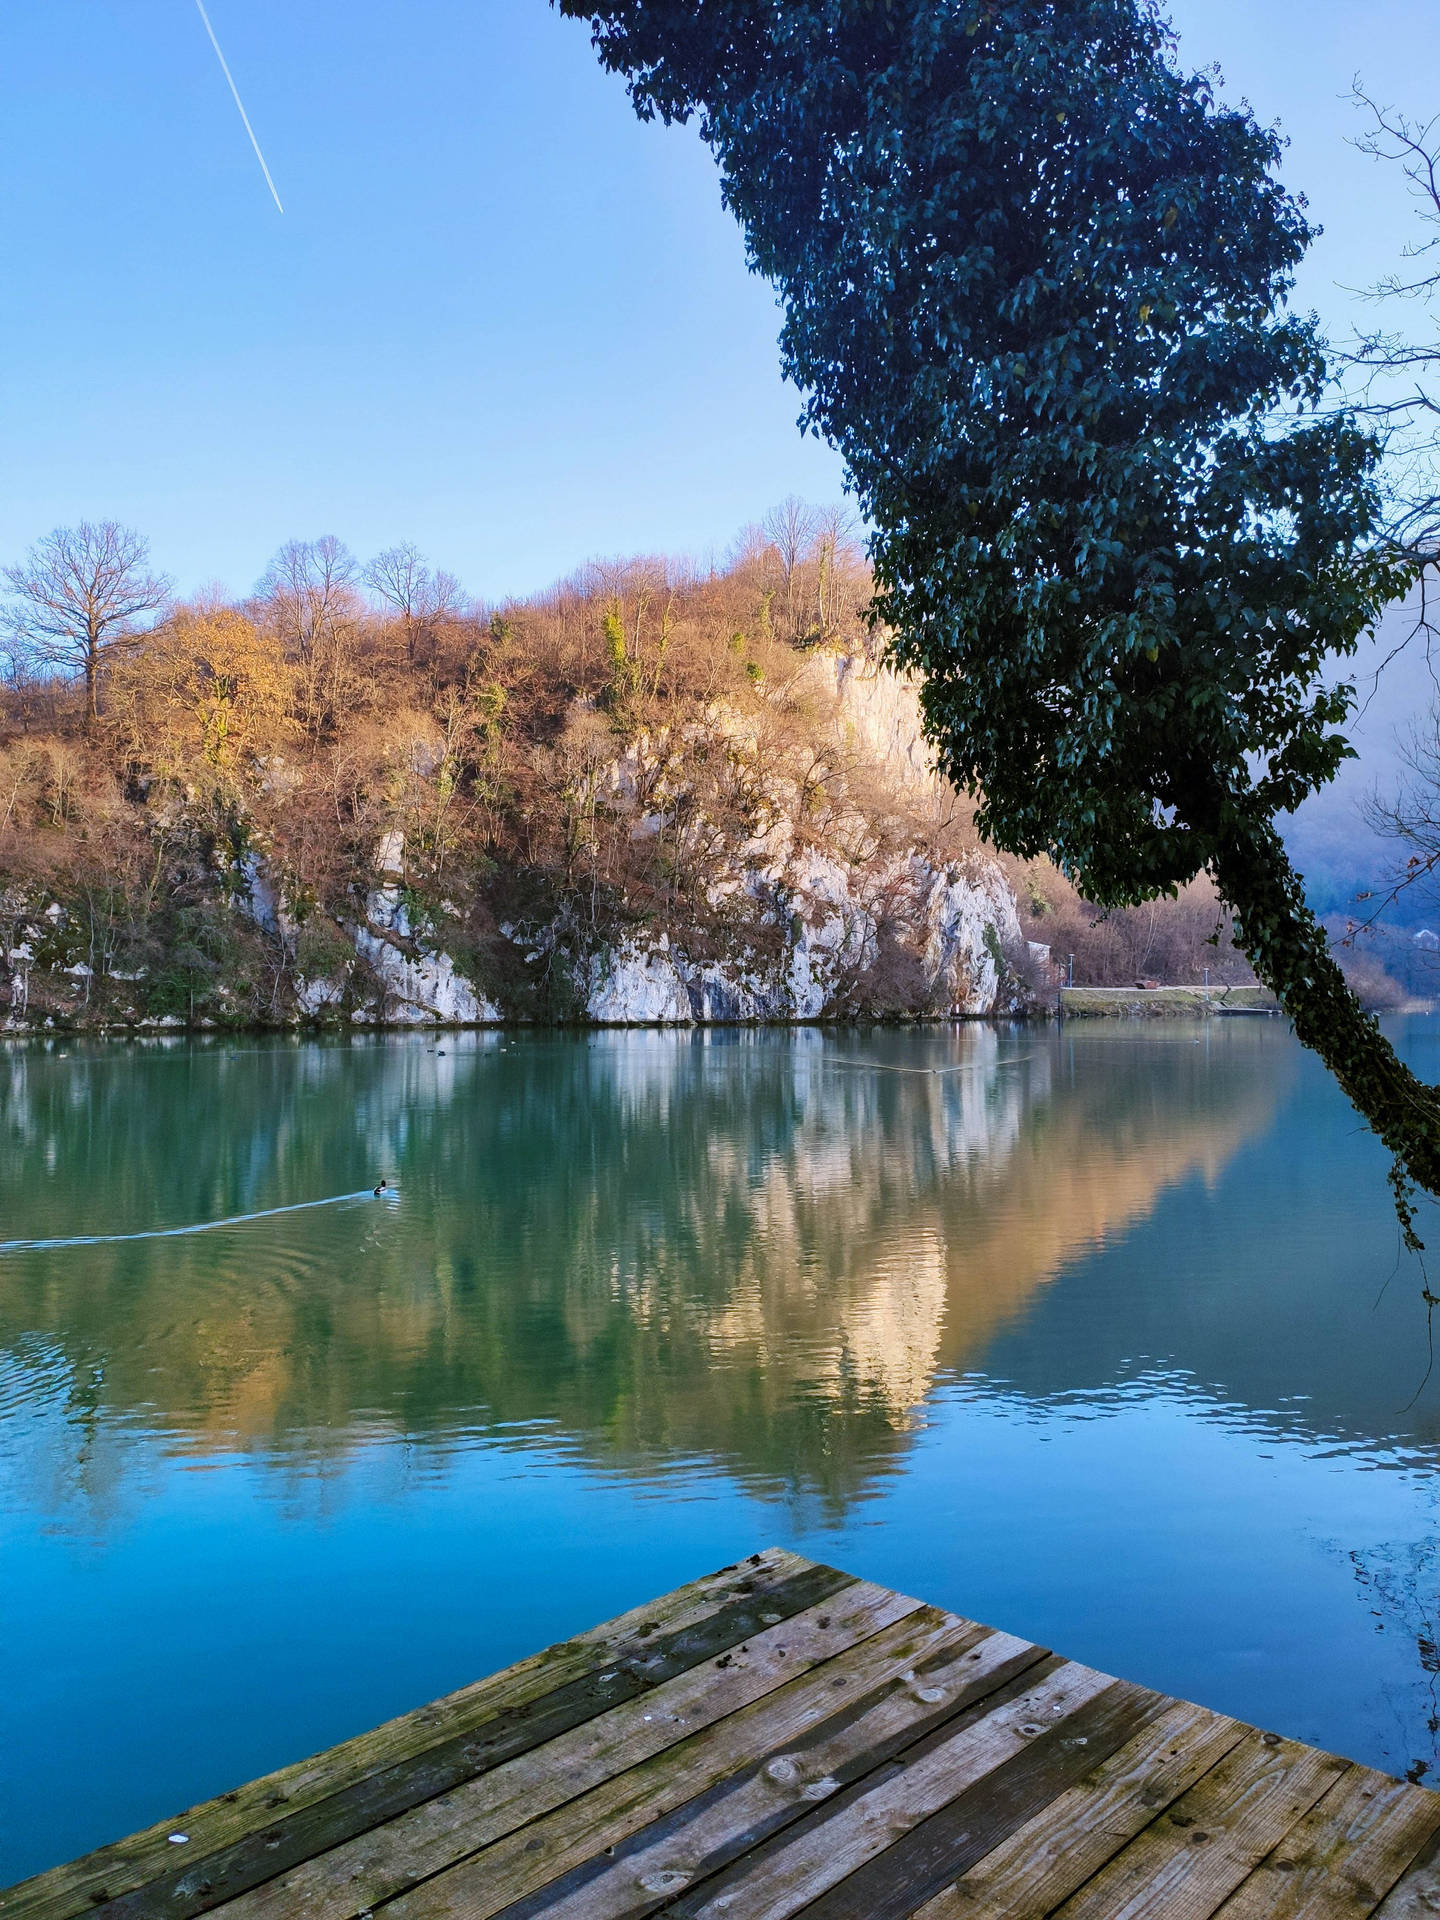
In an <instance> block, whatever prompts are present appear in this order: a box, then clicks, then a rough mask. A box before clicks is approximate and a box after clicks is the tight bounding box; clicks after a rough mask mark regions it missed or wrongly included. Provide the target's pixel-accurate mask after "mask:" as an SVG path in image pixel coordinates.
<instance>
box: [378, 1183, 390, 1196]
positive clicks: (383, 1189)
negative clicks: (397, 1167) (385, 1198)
mask: <svg viewBox="0 0 1440 1920" xmlns="http://www.w3.org/2000/svg"><path fill="white" fill-rule="evenodd" d="M389 1190H390V1182H389V1181H388V1180H382V1181H381V1182H380V1184H379V1186H378V1187H376V1189H375V1198H376V1199H377V1200H378V1199H379V1198H380V1196H381V1194H382V1193H388V1192H389Z"/></svg>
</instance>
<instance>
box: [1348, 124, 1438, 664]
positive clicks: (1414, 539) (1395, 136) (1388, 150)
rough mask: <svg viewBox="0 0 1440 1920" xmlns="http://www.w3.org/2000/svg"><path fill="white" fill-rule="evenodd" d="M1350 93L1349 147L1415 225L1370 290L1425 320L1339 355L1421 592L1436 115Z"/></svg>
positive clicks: (1432, 563)
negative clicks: (1375, 169) (1400, 179)
mask: <svg viewBox="0 0 1440 1920" xmlns="http://www.w3.org/2000/svg"><path fill="white" fill-rule="evenodd" d="M1354 98H1355V102H1356V104H1357V105H1358V106H1360V107H1361V108H1363V109H1364V110H1365V112H1366V113H1367V114H1368V116H1369V119H1370V126H1369V129H1368V131H1367V132H1365V133H1364V134H1362V135H1361V136H1360V138H1359V139H1358V140H1357V141H1356V143H1355V144H1356V145H1357V146H1358V147H1359V149H1360V151H1361V152H1362V153H1368V154H1369V155H1371V157H1372V158H1374V159H1376V160H1384V161H1387V162H1389V163H1390V164H1392V165H1396V166H1398V167H1399V168H1400V171H1401V173H1402V175H1403V176H1404V179H1405V184H1406V189H1407V191H1408V192H1409V194H1410V197H1411V198H1412V199H1413V200H1414V201H1415V202H1416V204H1417V206H1418V208H1419V221H1420V225H1421V228H1422V232H1421V235H1420V237H1419V238H1418V239H1417V240H1414V241H1412V242H1411V243H1410V244H1409V245H1408V246H1406V247H1405V249H1404V252H1403V255H1402V258H1403V260H1404V262H1405V265H1404V266H1403V267H1402V268H1401V270H1400V271H1398V272H1396V273H1392V274H1387V275H1386V277H1385V278H1384V279H1383V280H1381V281H1380V282H1379V284H1378V285H1377V286H1375V287H1372V288H1371V289H1370V293H1369V296H1368V297H1369V298H1370V299H1371V300H1372V301H1373V302H1374V303H1376V304H1377V305H1378V306H1381V307H1383V308H1384V309H1385V310H1386V311H1387V313H1394V312H1396V311H1397V310H1403V309H1407V308H1408V309H1409V311H1410V312H1411V313H1413V314H1415V315H1416V316H1417V317H1419V318H1420V319H1422V320H1423V321H1425V322H1427V323H1428V334H1427V333H1425V332H1419V333H1417V332H1416V331H1414V330H1413V329H1409V328H1407V329H1395V328H1386V327H1378V328H1375V329H1373V330H1371V331H1369V332H1365V333H1362V334H1361V335H1360V337H1359V339H1358V340H1357V341H1356V342H1355V343H1354V345H1353V347H1352V348H1351V350H1350V352H1349V353H1348V354H1347V355H1346V356H1345V358H1346V360H1347V362H1348V364H1349V366H1350V368H1351V369H1352V371H1353V372H1355V373H1356V374H1358V375H1359V376H1360V378H1361V381H1362V383H1363V384H1362V394H1361V405H1360V411H1361V412H1362V413H1364V414H1366V415H1367V416H1368V418H1369V419H1370V420H1371V421H1373V422H1374V424H1375V425H1376V427H1377V428H1378V429H1379V430H1380V432H1381V433H1382V434H1383V435H1384V437H1385V440H1386V451H1387V454H1388V456H1389V459H1388V465H1389V474H1390V482H1391V491H1392V503H1393V510H1392V515H1391V532H1392V537H1393V538H1394V539H1395V540H1396V541H1397V543H1398V544H1399V545H1401V546H1402V547H1404V548H1405V549H1406V550H1407V551H1408V552H1409V553H1410V554H1412V555H1413V556H1414V557H1416V558H1417V559H1419V560H1420V561H1421V562H1422V563H1423V564H1424V567H1425V571H1426V576H1427V577H1426V578H1425V579H1424V580H1423V581H1422V592H1425V591H1427V590H1428V591H1430V592H1432V593H1433V586H1434V580H1435V574H1436V571H1437V570H1440V114H1436V115H1435V116H1434V118H1433V119H1431V120H1429V121H1424V122H1422V121H1416V120H1411V119H1409V118H1408V117H1407V116H1406V115H1405V114H1403V113H1398V112H1396V111H1395V110H1394V109H1393V108H1390V107H1381V106H1379V105H1378V104H1377V103H1376V102H1375V101H1374V100H1373V99H1371V98H1370V96H1369V95H1368V94H1366V93H1364V92H1362V91H1361V89H1360V88H1359V87H1358V86H1357V87H1356V89H1355V95H1354ZM1432 614H1433V610H1432V609H1431V608H1430V607H1429V606H1428V605H1427V606H1425V607H1422V616H1421V625H1422V627H1424V628H1425V630H1426V631H1427V633H1430V634H1432V635H1433V631H1434V620H1433V617H1432Z"/></svg>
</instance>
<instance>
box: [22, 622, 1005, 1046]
mask: <svg viewBox="0 0 1440 1920" xmlns="http://www.w3.org/2000/svg"><path fill="white" fill-rule="evenodd" d="M755 681H756V683H758V684H756V685H755V690H754V691H753V692H752V689H751V687H746V688H744V689H743V691H744V692H745V693H748V694H750V695H751V697H749V698H748V699H746V698H742V697H738V696H736V695H734V694H731V695H729V696H727V695H725V694H723V693H722V694H721V695H720V696H719V697H715V698H711V699H708V700H705V701H703V702H692V703H690V704H689V706H688V707H685V708H683V709H681V710H680V711H679V712H678V713H677V712H676V711H675V710H674V709H673V708H672V709H671V711H670V713H669V714H668V715H667V716H666V717H664V718H662V719H660V720H658V721H657V720H655V719H653V718H651V719H650V720H649V722H648V723H647V724H639V725H631V726H628V727H622V726H618V725H617V724H616V722H615V719H614V716H613V714H611V713H608V712H606V711H605V710H604V708H603V706H602V703H601V702H600V701H598V700H597V699H595V698H594V697H587V696H585V695H583V694H578V695H571V696H570V697H569V700H568V703H567V705H566V706H565V708H564V709H563V710H562V712H561V713H560V715H559V716H558V724H557V726H556V728H555V729H554V734H553V740H552V742H551V743H550V744H549V745H547V746H545V747H543V748H538V749H537V750H536V758H537V762H538V761H539V760H540V757H541V756H542V755H543V756H546V757H545V758H544V760H543V766H544V771H545V774H546V778H547V781H548V786H547V788H546V793H545V798H544V801H543V805H542V803H541V802H539V801H535V800H532V801H531V803H530V805H531V808H532V813H533V815H534V819H533V820H532V823H531V828H530V831H531V835H532V840H533V839H534V838H535V837H536V835H537V834H538V833H539V832H540V831H541V830H543V831H545V832H548V833H549V834H550V835H551V842H550V843H548V851H547V852H546V854H545V857H544V859H541V860H536V861H533V862H532V863H531V864H530V865H529V866H528V867H525V868H524V869H523V870H522V868H521V866H520V864H519V863H518V862H516V863H513V864H511V865H509V866H501V865H500V863H498V862H496V861H493V860H492V861H489V862H487V863H477V864H476V866H475V867H474V868H473V869H472V870H471V871H470V872H469V873H468V874H467V873H466V872H464V871H463V870H460V869H458V868H457V867H455V866H454V865H453V863H452V867H451V868H450V869H449V870H442V872H441V873H440V874H439V875H438V876H437V873H436V864H437V863H436V861H435V858H434V848H435V837H434V835H433V833H431V832H429V831H428V830H426V829H416V828H415V826H414V824H413V820H412V821H411V822H410V823H408V824H407V823H406V822H405V820H404V819H403V817H402V819H401V821H400V823H399V824H390V825H386V826H385V827H384V828H383V830H382V831H380V832H379V833H378V834H377V835H376V836H375V837H374V838H373V839H372V841H371V844H370V853H369V857H368V859H364V860H362V858H361V857H359V856H356V857H355V869H356V870H355V871H354V872H353V873H352V874H351V876H350V877H349V881H348V884H344V885H341V886H337V887H336V888H334V889H333V890H332V892H331V894H330V896H329V898H328V899H325V900H320V901H317V900H316V899H314V898H313V897H308V896H307V895H306V893H305V891H304V890H303V889H300V888H297V887H296V886H295V884H294V882H293V876H292V875H291V873H290V872H288V871H287V863H286V857H285V841H284V837H283V821H277V823H276V824H275V825H273V826H272V827H270V828H269V829H268V830H266V829H264V827H263V826H262V825H261V824H259V823H258V820H257V823H254V824H251V825H249V826H247V830H246V832H245V834H244V835H243V841H242V844H241V845H240V847H239V849H238V850H237V848H236V845H235V844H234V838H233V836H232V842H231V844H230V845H228V846H227V845H223V844H222V845H219V846H217V847H215V848H214V849H213V852H212V855H211V867H212V869H213V871H212V872H211V875H210V881H209V882H207V883H206V884H209V885H211V887H212V891H215V890H217V889H218V893H219V895H220V896H221V897H223V899H224V900H225V901H226V902H228V912H229V914H230V917H231V922H232V927H233V934H234V939H233V941H232V945H233V946H234V949H235V952H236V953H239V954H240V955H241V959H238V960H237V959H236V958H235V957H234V955H233V954H229V955H227V956H226V957H223V958H222V959H221V960H218V961H215V962H214V963H212V965H211V971H210V974H209V975H208V976H206V977H205V978H204V979H203V981H202V985H203V987H204V992H203V993H202V995H201V1005H200V1007H199V1008H197V1006H196V994H195V990H194V987H193V985H192V986H191V988H190V991H189V997H188V1003H187V1002H186V1000H185V998H184V996H183V993H181V992H178V991H174V990H172V991H171V994H170V998H169V1001H168V1003H166V1004H165V1005H164V1006H163V1007H157V1005H156V1000H155V996H154V994H153V993H150V992H147V981H149V980H150V979H151V977H152V976H151V975H150V974H148V973H147V969H146V968H145V967H143V966H140V967H133V968H129V967H125V966H117V965H116V964H115V960H116V955H115V954H114V953H111V954H110V955H109V959H108V964H106V962H105V960H104V958H103V957H102V959H101V961H100V963H99V964H97V962H96V959H95V954H94V944H95V943H94V930H93V922H92V923H91V925H90V927H89V928H88V930H87V927H86V925H85V923H84V921H83V919H82V918H81V916H80V915H79V914H77V912H76V910H75V907H74V906H73V905H70V904H67V903H65V902H64V901H62V900H61V899H59V898H53V899H47V898H46V897H45V896H44V890H43V889H39V888H36V887H34V886H31V887H29V888H17V887H14V886H11V887H10V888H9V889H8V891H7V892H6V893H5V896H4V898H3V900H0V943H3V944H0V952H3V953H4V954H5V956H6V957H7V959H8V973H9V981H8V997H9V1002H10V1004H9V1008H8V1018H7V1019H6V1022H5V1024H6V1026H7V1027H8V1028H10V1029H11V1030H15V1029H19V1028H27V1027H32V1026H34V1025H37V1024H38V1025H45V1024H47V1023H49V1024H53V1023H56V1022H59V1023H61V1024H65V1023H69V1022H80V1023H82V1024H85V1023H93V1024H102V1023H115V1022H119V1023H134V1024H142V1025H143V1024H157V1023H158V1024H168V1025H177V1024H185V1023H187V1022H189V1021H191V1020H193V1021H194V1022H195V1023H196V1024H216V1023H220V1024H223V1023H225V1022H226V1021H227V1020H231V1019H234V1020H236V1021H238V1020H240V1019H242V1018H244V1017H247V1015H248V1017H251V1018H253V1017H255V1011H256V1002H257V997H258V996H257V993H256V990H255V986H254V980H255V977H256V976H257V975H259V974H260V973H262V972H264V970H265V969H267V968H268V973H265V979H266V982H267V989H266V991H267V994H268V1006H266V1007H265V1009H264V1011H263V1013H262V1015H261V1017H262V1018H264V1019H266V1020H269V1021H274V1022H276V1023H279V1024H283V1023H293V1022H299V1023H306V1022H315V1023H322V1024H333V1023H344V1024H346V1025H359V1026H364V1025H389V1024H407V1023H417V1022H420V1023H432V1024H451V1025H482V1024H488V1023H492V1022H499V1021H503V1020H510V1019H525V1020H547V1019H548V1020H557V1019H558V1020H576V1021H582V1022H589V1023H594V1024H599V1025H639V1024H645V1025H652V1024H653V1025H688V1024H691V1023H726V1022H742V1021H791V1020H825V1019H840V1018H847V1017H872V1018H873V1017H879V1018H915V1017H926V1016H970V1017H984V1016H988V1015H995V1014H1010V1013H1016V1012H1020V1011H1023V1010H1024V1008H1025V1006H1026V1003H1027V993H1026V988H1025V985H1024V974H1025V971H1026V968H1025V956H1026V943H1025V941H1024V940H1023V938H1022V935H1021V929H1020V924H1019V921H1018V918H1017V913H1016V902H1015V898H1014V894H1013V892H1012V890H1011V888H1010V886H1009V884H1008V883H1007V881H1006V879H1005V876H1004V874H1003V873H1002V871H1001V869H1000V867H999V866H998V864H997V863H996V862H995V861H994V860H993V859H992V858H991V857H989V856H988V855H987V854H986V853H984V852H983V851H982V850H980V848H979V847H978V846H977V845H976V844H975V841H974V837H973V834H971V833H970V832H969V830H968V827H967V824H966V816H965V815H964V814H963V812H962V811H961V810H960V809H959V807H958V804H957V801H956V797H955V795H954V794H953V793H952V792H951V791H950V790H949V789H948V788H946V787H945V786H944V784H943V782H941V781H939V780H938V779H937V778H936V776H935V773H934V770H933V767H932V763H931V759H930V755H929V751H928V748H927V745H926V742H925V740H924V737H923V732H922V729H921V724H920V709H919V703H918V700H917V698H916V694H915V690H914V688H913V686H912V685H910V684H909V683H908V682H907V681H906V680H904V679H902V678H900V677H898V676H897V675H896V674H894V673H893V672H891V671H890V670H888V669H887V668H886V667H884V666H882V665H879V664H877V663H876V662H875V661H873V660H872V659H870V658H869V657H867V655H866V654H865V653H864V652H863V651H850V652H842V651H832V650H816V651H815V652H813V653H811V654H808V655H804V654H802V655H800V656H798V664H797V665H796V668H795V670H794V671H793V672H792V673H789V674H788V677H787V679H786V681H785V683H784V685H783V686H782V687H780V688H771V687H769V686H768V685H766V684H765V683H764V681H763V679H762V678H761V676H758V675H757V676H756V677H755ZM409 751H410V754H411V764H410V769H409V776H408V777H409V778H411V780H412V782H414V783H424V782H430V783H431V784H434V783H435V782H436V781H438V780H439V779H441V778H442V777H443V756H442V753H441V750H440V749H439V748H437V747H435V746H433V745H431V744H428V743H427V741H426V740H425V739H424V738H422V739H421V740H420V743H419V745H418V746H413V745H412V747H411V748H410V750H409ZM417 769H418V771H417ZM268 778H269V782H270V785H271V786H272V787H276V788H278V789H279V791H280V793H281V795H282V799H283V794H284V790H285V788H284V779H283V767H282V770H281V773H276V772H275V771H274V769H273V768H272V770H271V772H270V774H269V776H268ZM394 811H395V810H392V818H393V812H394ZM562 862H563V869H562ZM312 891H313V890H312ZM7 931H8V937H6V936H7ZM87 931H88V936H89V937H88V943H87V938H86V936H87ZM242 961H243V964H242ZM242 973H243V974H244V976H245V978H244V980H242V979H241V978H240V975H241V974H242ZM247 998H248V1005H247ZM147 1003H148V1004H147Z"/></svg>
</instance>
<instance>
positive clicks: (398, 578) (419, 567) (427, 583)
mask: <svg viewBox="0 0 1440 1920" xmlns="http://www.w3.org/2000/svg"><path fill="white" fill-rule="evenodd" d="M362 578H363V579H364V582H365V584H366V586H367V587H369V588H370V590H371V592H372V593H376V594H378V595H379V597H380V598H381V600H383V601H384V602H385V604H386V606H387V607H389V608H390V609H391V611H392V612H393V613H394V614H395V616H396V618H397V619H398V620H399V622H400V625H401V629H402V631H403V633H404V635H405V658H406V660H407V662H408V663H409V665H411V666H412V667H413V666H414V665H415V661H416V657H417V651H418V647H419V644H420V642H421V641H422V640H423V641H428V643H429V647H430V651H431V653H432V654H433V652H434V647H435V629H436V628H437V626H439V624H440V623H441V621H443V620H446V619H450V618H452V617H453V616H454V615H455V614H457V613H458V612H459V611H460V608H461V606H462V604H463V601H464V594H463V592H462V590H461V586H460V582H459V581H458V580H457V579H456V578H455V576H454V574H453V573H446V572H445V571H444V570H443V569H442V568H438V567H437V568H433V569H432V568H431V566H430V564H429V562H428V561H427V560H426V559H425V558H424V556H423V555H422V554H421V553H420V551H419V549H418V548H416V547H415V546H413V545H412V544H411V543H410V542H409V541H408V540H402V541H401V542H400V544H399V546H395V547H387V548H386V549H385V551H384V552H383V553H377V554H376V556H375V558H374V559H373V560H372V561H370V563H369V565H368V566H366V568H365V570H364V572H363V575H362Z"/></svg>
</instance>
